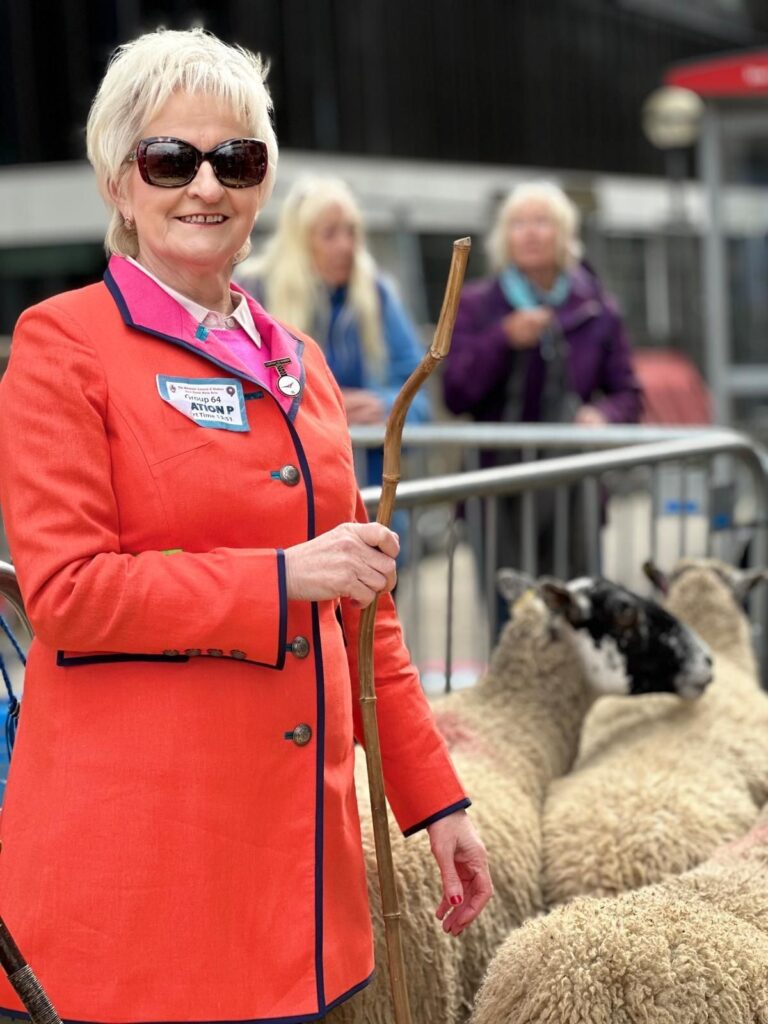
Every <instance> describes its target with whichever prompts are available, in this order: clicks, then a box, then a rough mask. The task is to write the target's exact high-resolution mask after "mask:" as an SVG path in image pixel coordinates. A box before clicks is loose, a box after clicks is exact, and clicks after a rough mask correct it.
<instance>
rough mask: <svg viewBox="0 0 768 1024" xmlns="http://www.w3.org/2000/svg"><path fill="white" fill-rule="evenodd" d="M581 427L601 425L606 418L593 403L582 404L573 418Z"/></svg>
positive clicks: (604, 422) (605, 421)
mask: <svg viewBox="0 0 768 1024" xmlns="http://www.w3.org/2000/svg"><path fill="white" fill-rule="evenodd" d="M573 421H574V423H578V424H579V425H580V426H582V427H602V426H604V425H605V424H606V423H607V422H608V420H607V418H606V417H605V416H604V415H603V414H602V413H601V412H600V410H599V409H597V408H595V406H594V405H582V406H581V408H580V409H579V410H578V411H577V413H576V415H575V416H574V419H573Z"/></svg>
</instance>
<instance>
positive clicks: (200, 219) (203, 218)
mask: <svg viewBox="0 0 768 1024" xmlns="http://www.w3.org/2000/svg"><path fill="white" fill-rule="evenodd" d="M179 220H182V221H184V223H185V224H223V223H224V220H225V217H224V214H223V213H196V214H193V215H192V216H191V217H179Z"/></svg>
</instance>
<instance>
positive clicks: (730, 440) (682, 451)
mask: <svg viewBox="0 0 768 1024" xmlns="http://www.w3.org/2000/svg"><path fill="white" fill-rule="evenodd" d="M728 454H730V455H734V456H736V457H738V458H740V459H741V460H742V461H743V462H745V463H746V464H747V466H748V467H749V468H750V469H751V470H752V471H753V473H754V475H755V479H756V480H757V481H758V488H757V489H758V500H759V501H760V502H761V504H762V507H763V508H764V509H765V508H768V501H767V500H766V498H767V497H768V479H766V476H765V470H764V461H763V459H764V453H763V452H762V450H761V449H760V448H758V446H757V445H756V444H755V443H754V442H752V441H751V440H750V439H749V438H748V437H746V436H745V435H743V434H738V433H736V432H735V431H726V430H722V431H718V432H715V431H711V432H707V433H705V434H704V435H701V434H700V435H698V436H697V437H690V438H679V439H677V440H670V441H659V442H652V443H650V444H635V445H631V446H629V447H625V448H620V449H616V450H612V451H599V452H583V453H579V454H576V455H563V456H558V457H555V458H552V459H541V460H539V461H537V462H535V463H530V464H528V465H521V464H517V465H513V466H498V467H493V468H491V469H477V470H471V471H469V472H466V473H451V474H445V475H442V476H436V477H432V478H430V479H427V480H411V481H404V482H402V483H401V484H400V486H399V488H398V491H397V505H398V507H399V508H410V507H412V506H414V505H420V504H433V503H437V502H440V501H461V500H463V499H465V498H468V497H470V496H475V495H481V496H487V495H491V494H516V493H519V492H520V491H523V490H525V489H526V488H532V489H540V488H543V487H551V486H555V485H557V484H566V483H572V482H574V481H576V480H580V479H582V478H583V477H584V476H589V475H590V474H591V475H595V474H602V473H604V472H607V471H609V470H614V469H630V468H633V467H635V466H642V465H647V464H657V463H663V462H675V461H679V460H680V459H687V458H693V457H700V456H712V455H728ZM379 492H380V488H379V487H366V488H364V489H363V491H362V497H363V502H364V503H365V506H366V508H368V509H374V508H375V507H376V503H377V501H378V496H379Z"/></svg>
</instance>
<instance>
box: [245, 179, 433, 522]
mask: <svg viewBox="0 0 768 1024" xmlns="http://www.w3.org/2000/svg"><path fill="white" fill-rule="evenodd" d="M237 277H238V280H239V281H240V282H241V283H242V284H243V285H244V286H245V287H246V288H247V289H248V290H250V291H251V292H252V293H253V294H255V295H256V296H257V297H258V298H259V300H260V301H261V302H262V303H263V305H264V306H265V308H266V309H267V310H268V311H269V312H270V313H271V314H272V315H273V316H275V317H277V318H278V319H280V320H282V321H284V322H285V323H287V324H290V325H292V326H294V327H297V328H298V329H299V330H301V331H304V332H305V333H308V334H309V335H310V336H311V337H313V338H314V339H315V340H316V341H317V342H318V343H319V344H320V346H321V347H322V349H323V351H324V352H325V357H326V359H327V361H328V365H329V366H330V368H331V372H332V373H333V375H334V377H335V378H336V381H337V383H338V385H339V387H340V388H341V394H342V398H343V400H344V408H345V410H346V414H347V421H348V423H349V425H350V426H359V425H364V424H374V423H384V422H385V421H386V418H387V416H388V415H389V411H390V409H391V407H392V403H393V402H394V400H395V398H396V396H397V393H398V392H399V390H400V388H401V387H402V385H403V383H404V382H405V381H406V380H407V379H408V377H409V376H410V374H411V373H412V371H413V370H414V369H415V368H416V366H417V365H418V363H419V362H420V360H421V358H422V356H423V345H422V344H421V342H420V340H419V335H418V332H417V330H416V327H415V326H414V324H413V323H412V321H411V319H410V317H409V316H408V314H407V313H406V311H405V308H404V307H403V304H402V303H401V302H400V300H399V298H398V297H397V295H396V293H395V291H394V288H393V286H392V285H391V284H390V283H389V282H388V281H386V280H385V279H384V277H383V276H382V275H381V274H380V273H379V271H378V269H377V267H376V263H375V261H374V259H373V257H372V256H371V254H370V252H369V251H368V249H367V246H366V240H365V229H364V226H363V218H362V214H361V211H360V207H359V205H358V203H357V200H356V199H355V197H354V195H353V194H352V191H351V190H350V188H349V187H348V185H346V183H345V182H344V181H342V180H341V179H339V178H324V177H316V178H307V179H304V180H300V181H298V182H297V183H296V184H295V185H294V186H293V188H292V189H291V191H290V192H289V194H288V195H287V197H286V199H285V202H284V204H283V207H282V210H281V212H280V218H279V221H278V225H277V230H276V231H275V233H274V235H272V237H271V238H270V239H268V241H267V243H266V245H265V247H264V250H263V252H262V253H261V254H260V255H259V256H257V257H254V258H253V259H251V260H249V261H248V262H246V263H244V264H243V265H242V267H241V268H240V271H239V273H238V275H237ZM429 415H430V411H429V404H428V399H427V396H426V395H425V394H424V393H423V392H420V393H419V394H418V395H417V396H416V398H415V399H414V402H413V404H412V406H411V408H410V411H409V413H408V423H411V424H413V423H420V422H424V421H425V420H427V419H429ZM381 472H382V451H381V449H371V450H369V451H368V453H367V463H366V471H365V478H364V479H363V480H361V481H360V483H361V484H379V483H381ZM400 526H401V527H402V524H400Z"/></svg>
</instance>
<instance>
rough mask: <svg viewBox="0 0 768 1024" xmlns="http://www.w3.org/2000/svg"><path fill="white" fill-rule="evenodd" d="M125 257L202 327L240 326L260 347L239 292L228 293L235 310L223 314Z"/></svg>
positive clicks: (254, 326)
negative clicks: (203, 304) (227, 314)
mask: <svg viewBox="0 0 768 1024" xmlns="http://www.w3.org/2000/svg"><path fill="white" fill-rule="evenodd" d="M126 258H127V260H128V262H129V263H131V264H133V266H134V267H138V268H139V270H140V271H141V272H142V273H144V274H146V275H147V277H149V278H151V279H152V280H153V281H154V282H155V284H156V285H158V286H159V287H160V288H162V289H163V291H164V292H166V293H167V294H168V295H170V296H171V298H172V299H175V300H176V302H178V303H179V305H180V306H183V308H184V309H186V311H187V312H188V313H189V315H190V316H191V317H192V319H193V320H194V321H195V323H197V324H202V325H203V326H204V327H208V328H209V329H210V330H214V331H215V330H220V331H227V330H232V329H233V328H235V327H238V326H239V327H242V329H243V330H244V331H245V333H246V334H247V335H248V337H249V338H250V339H251V341H252V342H253V343H254V344H255V345H256V347H257V348H261V335H260V334H259V332H258V331H257V330H256V324H255V323H254V322H253V316H252V315H251V310H250V308H249V307H248V303H247V302H246V300H245V297H244V296H243V295H241V294H240V292H230V293H229V294H230V295H231V296H232V302H233V303H234V304H235V310H234V312H233V313H231V314H230V315H229V316H225V315H224V314H223V313H217V312H216V310H215V309H206V308H205V306H201V305H200V303H199V302H195V300H194V299H189V298H187V296H186V295H182V294H181V292H177V291H176V289H175V288H171V287H170V285H167V284H165V282H164V281H161V280H160V278H159V277H155V275H154V274H153V273H151V272H150V271H149V270H147V268H146V267H144V266H142V265H141V263H139V261H138V260H135V259H134V258H133V257H132V256H128V257H126Z"/></svg>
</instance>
